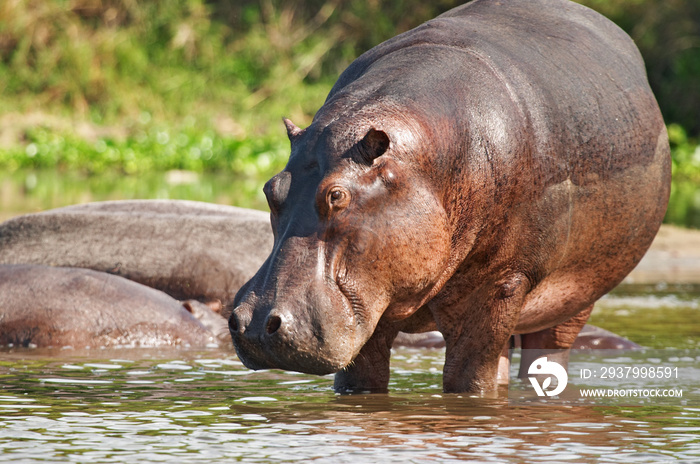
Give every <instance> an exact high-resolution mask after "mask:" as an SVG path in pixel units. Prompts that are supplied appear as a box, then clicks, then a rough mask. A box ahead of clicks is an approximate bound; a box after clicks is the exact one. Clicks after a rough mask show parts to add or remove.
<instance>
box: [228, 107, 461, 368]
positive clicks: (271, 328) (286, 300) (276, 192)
mask: <svg viewBox="0 0 700 464" xmlns="http://www.w3.org/2000/svg"><path fill="white" fill-rule="evenodd" d="M377 119H378V118H377V117H376V114H372V120H371V121H370V118H369V117H367V118H357V117H355V118H353V120H352V122H349V118H345V119H344V118H340V119H338V118H335V119H334V118H326V119H325V121H324V119H323V118H319V117H318V115H317V119H315V120H314V123H313V124H312V125H311V126H309V127H308V128H307V129H305V130H301V129H299V128H297V127H296V126H294V125H293V124H292V123H291V122H290V121H288V120H285V123H286V125H287V131H288V134H289V137H290V140H291V144H292V152H291V156H290V158H289V162H288V164H287V166H286V168H285V169H284V171H282V172H281V173H279V174H277V175H276V176H274V177H273V178H272V179H270V181H269V182H267V184H266V185H265V187H264V192H265V195H266V196H267V200H268V203H269V206H270V210H271V222H272V228H273V230H274V235H275V242H274V248H273V250H272V253H271V254H270V256H269V258H268V259H267V261H266V262H265V263H264V264H263V265H262V267H261V268H260V270H259V271H258V272H257V274H256V275H255V276H254V277H253V278H252V279H251V280H250V281H249V282H248V283H247V284H246V285H245V286H244V287H243V288H242V289H241V290H240V291H239V292H238V295H237V296H236V300H235V303H234V305H235V309H234V311H233V313H232V315H231V318H230V321H229V327H230V330H231V334H232V337H233V342H234V344H235V347H236V351H237V352H238V355H239V357H240V359H241V360H242V361H243V363H244V364H245V365H246V366H248V367H250V368H253V369H264V368H281V369H287V370H295V371H301V372H307V373H313V374H329V373H333V372H337V371H338V370H340V369H342V368H344V367H345V366H347V365H348V364H349V363H350V362H351V361H352V360H353V358H354V357H355V356H356V355H357V354H358V352H359V350H360V349H361V348H362V346H363V345H364V344H365V342H367V340H368V339H369V337H370V336H371V335H372V333H373V332H374V330H375V328H376V326H377V324H378V322H379V320H380V319H381V318H384V319H385V320H387V321H394V320H400V319H403V318H406V317H408V316H409V315H411V314H412V313H413V312H415V311H416V310H417V309H418V308H419V307H420V306H421V305H422V304H423V303H425V302H426V301H427V300H428V299H429V298H431V297H432V296H433V295H434V294H435V293H436V292H437V291H439V288H440V287H441V285H442V284H443V283H444V281H445V280H446V279H445V275H446V268H447V267H448V261H449V250H450V233H449V224H448V222H449V220H448V217H447V214H446V212H445V209H444V208H443V206H442V193H441V191H440V190H438V189H437V188H436V187H435V186H434V185H435V184H439V182H435V180H434V179H433V180H432V181H431V180H430V174H429V173H428V172H424V171H422V168H421V166H420V163H416V162H415V158H416V156H417V155H416V153H420V151H419V150H420V148H421V140H420V139H421V137H420V135H419V134H420V131H419V130H416V128H415V127H410V125H411V124H410V123H409V122H407V121H406V120H403V123H401V122H400V121H401V118H400V115H399V117H398V119H397V117H396V116H394V117H393V119H392V118H384V119H383V120H382V119H380V120H379V121H378V120H377ZM414 125H415V124H414ZM417 150H418V151H417ZM409 161H411V162H409Z"/></svg>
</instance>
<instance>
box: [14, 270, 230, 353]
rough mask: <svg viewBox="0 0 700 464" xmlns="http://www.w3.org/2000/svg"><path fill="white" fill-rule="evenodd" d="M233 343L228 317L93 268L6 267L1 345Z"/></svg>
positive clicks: (80, 346)
mask: <svg viewBox="0 0 700 464" xmlns="http://www.w3.org/2000/svg"><path fill="white" fill-rule="evenodd" d="M225 341H228V343H230V339H229V335H228V331H227V329H226V322H225V320H224V319H223V318H222V317H221V316H220V315H218V314H216V313H214V312H213V311H211V310H210V309H209V308H208V307H207V306H206V305H204V304H202V303H200V302H198V301H186V302H184V303H182V302H179V301H177V300H175V299H174V298H172V297H170V296H168V295H166V294H165V293H163V292H161V291H159V290H155V289H152V288H150V287H146V286H144V285H141V284H138V283H136V282H132V281H131V280H127V279H124V278H122V277H118V276H114V275H110V274H107V273H104V272H97V271H93V270H90V269H77V268H65V267H51V266H40V265H29V264H17V265H0V346H7V345H13V346H37V347H49V346H51V347H57V348H58V347H66V346H71V347H73V348H76V349H77V348H86V347H109V346H139V347H157V346H189V347H199V348H202V347H207V346H219V345H223V344H224V342H225Z"/></svg>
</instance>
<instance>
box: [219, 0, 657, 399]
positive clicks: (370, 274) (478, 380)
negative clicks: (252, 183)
mask: <svg viewBox="0 0 700 464" xmlns="http://www.w3.org/2000/svg"><path fill="white" fill-rule="evenodd" d="M284 122H285V125H286V128H287V133H288V136H289V139H290V141H291V154H290V157H289V160H288V163H287V165H286V167H285V168H284V170H283V171H282V172H280V173H278V174H277V175H275V176H274V177H272V179H270V180H269V181H268V182H267V183H266V184H265V186H264V189H263V190H264V192H265V195H266V197H267V200H268V204H269V207H270V211H271V224H272V228H273V232H274V245H273V248H272V252H271V253H270V255H269V257H268V258H267V259H266V261H265V262H264V263H263V265H262V266H261V267H260V269H259V270H258V272H257V273H256V274H255V275H254V276H253V277H252V279H251V280H249V281H248V282H247V283H246V284H245V285H244V286H243V287H242V288H241V290H240V291H239V292H238V294H237V295H236V297H235V300H234V304H233V305H234V309H233V311H232V314H231V316H230V318H229V329H230V331H231V335H232V338H233V343H234V346H235V348H236V351H237V354H238V356H239V358H240V359H241V361H242V362H243V363H244V364H245V365H246V366H248V367H249V368H251V369H266V368H279V369H286V370H293V371H300V372H306V373H312V374H318V375H327V374H331V373H335V382H334V386H335V389H336V391H338V392H348V393H352V392H357V391H361V392H362V391H369V392H384V391H387V388H388V382H389V358H390V356H389V353H390V347H391V344H392V341H393V340H394V338H395V337H396V335H397V333H398V332H399V331H405V332H409V333H410V332H424V331H430V330H438V331H440V332H441V333H442V335H443V336H444V338H445V343H446V348H445V364H444V368H443V390H444V391H445V392H468V393H471V394H477V395H479V394H481V395H492V394H493V392H494V391H495V390H497V388H498V387H497V385H498V382H497V379H498V371H499V362H500V360H501V358H502V355H503V354H504V351H506V350H507V347H508V345H509V339H510V337H511V336H512V335H514V334H518V335H520V336H521V338H522V345H523V348H533V349H534V348H537V349H538V350H539V352H541V350H567V349H569V348H570V347H571V345H572V343H573V342H574V340H575V338H576V335H577V334H578V332H579V330H580V329H581V327H583V326H584V324H585V323H586V320H587V319H588V316H589V315H590V313H591V311H592V309H593V305H594V303H595V302H596V300H598V299H599V298H600V297H601V296H603V295H605V294H606V293H607V292H609V291H610V290H611V289H612V288H614V287H615V286H616V285H617V284H618V283H620V282H621V281H622V279H623V278H624V277H625V276H626V275H627V274H628V273H629V272H630V271H631V270H632V269H633V268H634V267H635V265H636V264H637V263H638V262H639V261H640V259H641V258H642V256H643V255H644V253H645V251H646V250H647V248H648V247H649V245H650V244H651V242H652V239H653V238H654V236H655V235H656V233H657V231H658V229H659V226H660V224H661V221H662V219H663V217H664V213H665V210H666V207H667V202H668V197H669V190H670V166H671V163H670V155H669V145H668V137H667V133H666V128H665V125H664V121H663V118H662V116H661V113H660V111H659V108H658V104H657V102H656V99H655V97H654V95H653V94H652V92H651V90H650V88H649V85H648V81H647V78H646V74H645V69H644V63H643V61H642V58H641V56H640V54H639V52H638V50H637V48H636V47H635V45H634V43H633V42H632V40H631V39H630V38H629V37H628V36H627V35H626V34H625V33H624V32H623V31H622V30H621V29H620V28H618V27H617V26H616V25H615V24H613V23H612V22H611V21H609V20H607V19H606V18H604V17H603V16H601V15H599V14H598V13H596V12H594V11H593V10H590V9H588V8H586V7H583V6H581V5H578V4H576V3H574V2H571V1H568V0H509V1H507V2H505V1H500V0H475V1H473V2H470V3H467V4H465V5H463V6H459V7H457V8H455V9H452V10H450V11H448V12H446V13H444V14H442V15H440V16H438V17H437V18H435V19H433V20H430V21H428V22H426V23H424V24H422V25H421V26H419V27H417V28H415V29H413V30H410V31H408V32H406V33H403V34H401V35H398V36H396V37H394V38H392V39H390V40H388V41H386V42H384V43H382V44H380V45H378V46H376V47H375V48H373V49H371V50H369V51H367V52H365V53H364V54H363V55H361V56H360V57H359V58H358V59H357V60H355V61H354V62H353V63H352V64H351V65H350V66H349V67H348V68H347V69H346V70H345V71H344V72H343V73H342V74H341V75H340V77H339V79H338V81H337V82H336V83H335V85H334V86H333V88H332V89H331V91H330V93H329V95H328V97H327V98H326V101H325V103H324V104H323V106H322V107H321V108H320V109H319V110H318V112H317V113H316V115H315V116H314V118H313V120H312V122H311V124H310V125H309V126H308V127H306V128H305V129H301V128H299V127H297V126H296V125H294V124H293V123H292V122H291V121H289V120H287V119H285V120H284ZM532 351H535V350H532ZM533 360H534V359H533ZM525 361H526V360H525V357H523V359H522V361H521V374H522V367H523V365H524V366H529V365H530V363H527V362H525ZM525 375H527V373H525Z"/></svg>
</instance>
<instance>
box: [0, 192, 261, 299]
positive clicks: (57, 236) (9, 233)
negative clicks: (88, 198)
mask: <svg viewBox="0 0 700 464" xmlns="http://www.w3.org/2000/svg"><path fill="white" fill-rule="evenodd" d="M272 241H273V237H272V232H271V231H270V221H269V216H268V214H266V213H263V212H261V211H255V210H251V209H244V208H236V207H233V206H224V205H214V204H208V203H201V202H194V201H183V200H131V201H107V202H97V203H87V204H83V205H74V206H68V207H65V208H58V209H53V210H49V211H45V212H42V213H37V214H28V215H25V216H20V217H16V218H13V219H10V220H8V221H6V222H4V223H2V224H0V263H4V264H19V263H31V264H45V265H52V266H66V267H82V268H87V269H94V270H98V271H103V272H109V273H112V274H115V275H120V276H122V277H126V278H128V279H130V280H134V281H136V282H139V283H142V284H144V285H148V286H149V287H153V288H157V289H159V290H162V291H164V292H166V293H167V294H169V295H171V296H172V297H174V298H176V299H179V300H186V299H198V300H201V301H207V302H212V301H216V300H220V301H221V302H222V303H223V304H224V305H225V304H227V303H230V302H232V301H233V298H234V296H235V295H236V292H237V291H238V289H239V288H240V287H241V286H242V285H243V284H244V283H245V282H246V281H247V280H248V279H250V278H251V277H252V276H253V274H255V271H256V270H257V269H258V268H259V267H260V265H261V264H262V263H263V262H264V261H265V258H266V257H267V255H268V254H269V253H270V250H271V249H272Z"/></svg>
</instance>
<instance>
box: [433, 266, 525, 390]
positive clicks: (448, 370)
mask: <svg viewBox="0 0 700 464" xmlns="http://www.w3.org/2000/svg"><path fill="white" fill-rule="evenodd" d="M528 290H529V283H528V281H527V278H525V277H524V276H522V275H520V274H515V275H511V276H509V277H507V278H505V279H502V280H500V281H498V282H496V283H491V284H487V285H484V286H482V287H481V288H479V289H477V290H476V291H475V292H474V293H473V294H472V295H471V297H470V299H469V301H470V303H471V304H470V305H469V307H468V308H462V310H461V311H456V310H455V309H456V308H453V307H444V308H436V309H433V314H434V316H435V319H436V321H437V324H438V328H439V330H440V331H441V332H442V333H443V335H444V336H445V342H446V351H445V368H444V371H443V390H444V391H445V392H446V393H458V392H466V393H479V394H482V393H487V392H491V391H495V390H496V389H497V388H498V366H499V359H500V357H501V354H502V352H503V347H504V346H506V344H507V343H508V339H509V338H510V335H511V334H512V332H513V329H514V328H515V325H516V324H517V321H518V315H519V314H520V309H521V308H522V305H523V301H524V299H525V295H526V294H527V292H528Z"/></svg>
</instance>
